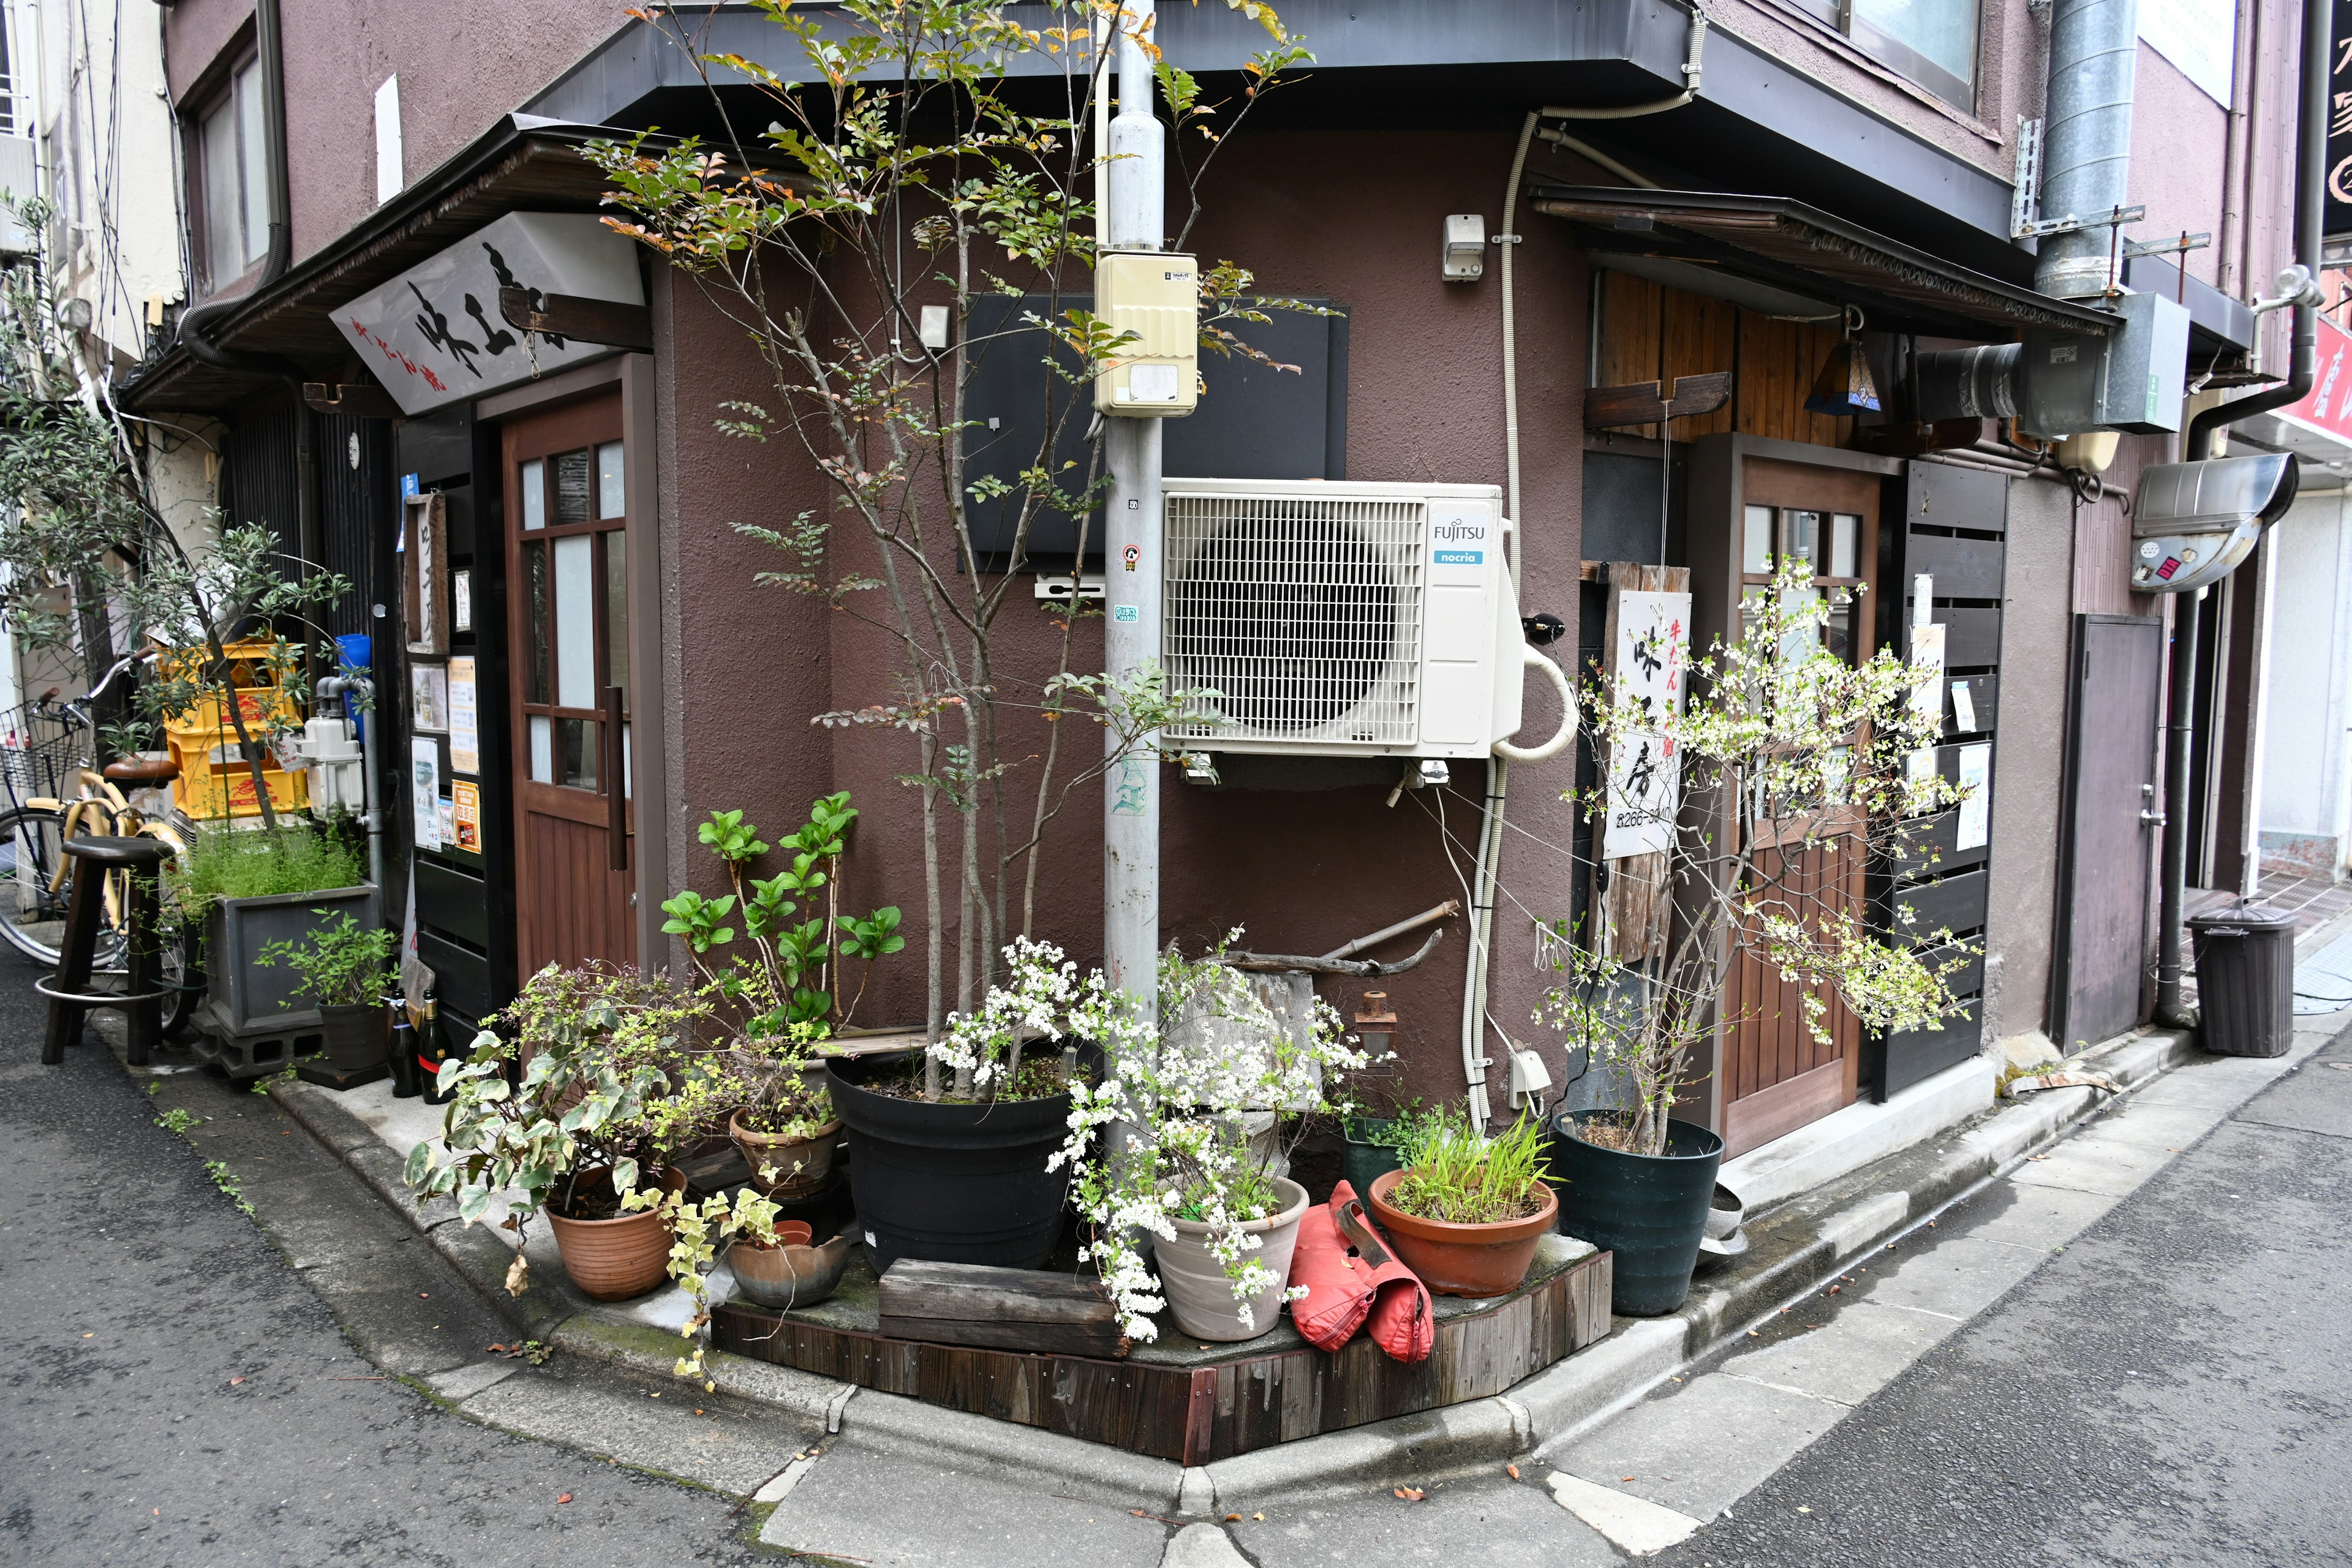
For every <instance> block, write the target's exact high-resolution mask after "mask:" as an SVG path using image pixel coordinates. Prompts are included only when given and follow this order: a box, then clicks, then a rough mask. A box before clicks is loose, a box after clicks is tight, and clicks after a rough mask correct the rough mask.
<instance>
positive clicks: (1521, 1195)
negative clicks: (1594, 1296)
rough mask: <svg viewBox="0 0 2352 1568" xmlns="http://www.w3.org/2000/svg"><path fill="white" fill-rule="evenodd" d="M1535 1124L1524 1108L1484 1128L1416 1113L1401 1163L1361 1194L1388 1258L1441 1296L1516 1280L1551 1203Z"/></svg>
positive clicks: (1507, 1285)
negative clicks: (1496, 1128) (1388, 1246)
mask: <svg viewBox="0 0 2352 1568" xmlns="http://www.w3.org/2000/svg"><path fill="white" fill-rule="evenodd" d="M1544 1143H1545V1135H1544V1124H1543V1121H1542V1120H1541V1119H1540V1118H1538V1117H1534V1116H1523V1117H1521V1118H1519V1119H1518V1120H1517V1121H1514V1122H1513V1123H1512V1124H1511V1125H1510V1126H1509V1127H1507V1128H1505V1129H1504V1130H1503V1131H1500V1132H1497V1133H1495V1134H1494V1135H1492V1136H1488V1135H1486V1134H1484V1133H1481V1132H1480V1131H1478V1130H1477V1129H1476V1128H1474V1127H1472V1126H1471V1125H1470V1123H1469V1121H1468V1119H1467V1118H1465V1117H1464V1116H1462V1115H1460V1114H1459V1113H1456V1112H1452V1111H1446V1112H1441V1113H1439V1114H1436V1115H1433V1116H1428V1117H1424V1118H1422V1119H1421V1120H1419V1121H1416V1122H1415V1123H1414V1124H1413V1127H1412V1141H1411V1142H1409V1143H1408V1144H1407V1145H1406V1146H1405V1148H1404V1149H1403V1151H1402V1158H1403V1160H1404V1165H1403V1168H1402V1169H1401V1170H1395V1171H1391V1172H1388V1173H1385V1174H1383V1175H1381V1177H1380V1178H1378V1179H1377V1180H1376V1181H1374V1182H1373V1183H1372V1186H1371V1190H1370V1192H1369V1193H1367V1194H1364V1197H1365V1202H1366V1203H1367V1204H1369V1205H1370V1208H1371V1211H1372V1217H1373V1218H1374V1219H1376V1220H1378V1221H1379V1222H1380V1226H1381V1230H1382V1231H1384V1232H1386V1233H1387V1235H1388V1237H1389V1240H1390V1241H1391V1243H1392V1244H1393V1245H1394V1246H1395V1247H1396V1253H1397V1256H1398V1257H1399V1258H1402V1259H1403V1260H1404V1262H1405V1264H1406V1266H1407V1267H1409V1268H1412V1271H1413V1272H1414V1273H1415V1274H1418V1275H1420V1276H1421V1279H1422V1283H1423V1284H1424V1285H1427V1286H1428V1287H1429V1288H1430V1289H1432V1290H1434V1291H1436V1292H1437V1293H1438V1294H1439V1295H1441V1296H1501V1295H1505V1294H1507V1293H1508V1292H1510V1291H1512V1290H1516V1289H1518V1288H1519V1283H1520V1281H1522V1280H1524V1279H1526V1278H1527V1277H1528V1268H1530V1267H1532V1266H1533V1265H1534V1263H1535V1258H1536V1244H1537V1243H1538V1241H1540V1240H1541V1239H1542V1238H1543V1236H1544V1234H1545V1233H1546V1232H1548V1231H1549V1230H1550V1229H1551V1228H1552V1222H1553V1220H1554V1218H1555V1217H1556V1216H1557V1215H1558V1214H1559V1199H1557V1198H1555V1197H1554V1196H1553V1195H1552V1191H1551V1188H1550V1187H1549V1186H1547V1185H1546V1184H1545V1183H1544V1180H1543V1176H1544Z"/></svg>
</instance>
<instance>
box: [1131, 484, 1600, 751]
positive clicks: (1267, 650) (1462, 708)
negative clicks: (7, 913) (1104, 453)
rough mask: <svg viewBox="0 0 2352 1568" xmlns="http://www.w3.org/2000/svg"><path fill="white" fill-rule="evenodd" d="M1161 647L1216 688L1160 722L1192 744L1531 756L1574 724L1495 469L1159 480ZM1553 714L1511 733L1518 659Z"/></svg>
mask: <svg viewBox="0 0 2352 1568" xmlns="http://www.w3.org/2000/svg"><path fill="white" fill-rule="evenodd" d="M1161 493H1162V495H1163V497H1164V499H1165V511H1164V514H1163V515H1164V517H1165V520H1166V521H1165V523H1164V528H1165V532H1164V535H1163V540H1164V546H1165V552H1164V556H1163V559H1164V561H1165V563H1166V572H1167V575H1166V579H1165V584H1166V585H1165V590H1164V591H1165V595H1166V597H1165V599H1164V601H1163V602H1162V605H1161V620H1160V665H1161V668H1163V669H1164V670H1165V671H1166V672H1167V678H1168V680H1169V683H1170V685H1171V687H1172V688H1176V689H1195V690H1199V689H1206V690H1211V691H1214V692H1216V693H1217V694H1218V695H1217V696H1216V697H1215V698H1213V699H1210V700H1204V701H1202V703H1200V704H1199V705H1198V709H1197V710H1198V711H1199V714H1200V717H1199V720H1198V721H1194V722H1188V723H1180V724H1176V725H1172V726H1171V727H1170V728H1169V729H1168V730H1167V731H1164V733H1165V735H1166V737H1167V739H1169V740H1170V741H1172V742H1177V743H1179V744H1186V745H1191V746H1194V747H1197V748H1198V749H1199V750H1201V751H1203V752H1259V753H1285V754H1289V755H1294V756H1297V755H1319V756H1340V757H1363V756H1373V757H1379V756H1393V757H1425V758H1454V757H1460V758H1479V757H1485V756H1486V755H1487V754H1489V753H1490V752H1499V753H1500V754H1501V755H1503V756H1505V757H1507V758H1510V759H1511V760H1513V761H1530V762H1537V761H1541V760H1543V759H1544V758H1546V757H1549V756H1551V755H1553V754H1555V753H1557V752H1559V750H1560V749H1561V748H1562V747H1564V746H1565V745H1566V744H1567V742H1568V741H1569V739H1570V736H1571V735H1572V734H1573V732H1574V728H1575V724H1574V709H1573V707H1572V705H1570V703H1569V701H1568V697H1569V690H1568V681H1567V678H1566V677H1565V676H1563V675H1562V674H1561V673H1560V670H1559V666H1558V665H1556V664H1554V663H1553V662H1552V661H1551V660H1550V659H1549V658H1545V657H1544V656H1543V655H1542V654H1540V653H1538V652H1537V651H1536V650H1535V649H1534V648H1531V647H1528V644H1527V641H1526V638H1525V637H1524V635H1523V634H1522V631H1521V628H1520V625H1519V609H1518V605H1517V603H1516V602H1515V600H1514V597H1513V594H1512V588H1511V577H1510V571H1509V567H1508V564H1507V562H1506V560H1505V558H1504V554H1503V540H1504V535H1505V534H1506V533H1507V531H1509V529H1510V526H1511V525H1510V523H1509V521H1507V519H1505V518H1504V516H1503V496H1502V491H1501V490H1500V489H1498V488H1496V486H1493V485H1436V484H1433V485H1417V484H1373V483H1363V482H1356V481H1338V480H1299V479H1272V480H1269V479H1168V480H1165V481H1164V482H1163V484H1162V487H1161ZM1530 665H1533V666H1537V667H1539V668H1541V669H1542V670H1543V671H1544V673H1545V674H1546V675H1547V676H1548V677H1549V679H1551V680H1552V682H1553V683H1554V684H1555V686H1557V687H1558V689H1559V694H1560V698H1561V701H1562V705H1563V710H1564V715H1565V716H1564V717H1563V719H1562V721H1561V724H1560V728H1559V733H1558V734H1557V735H1555V736H1553V737H1552V739H1551V740H1550V741H1549V742H1545V743H1544V744H1543V745H1540V746H1537V747H1534V748H1531V749H1530V748H1521V747H1517V746H1513V745H1511V744H1510V737H1511V736H1512V735H1513V734H1514V733H1516V732H1517V730H1518V727H1519V708H1520V703H1519V696H1520V687H1521V682H1522V674H1521V672H1522V671H1523V670H1524V669H1525V668H1528V667H1529V666H1530Z"/></svg>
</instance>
